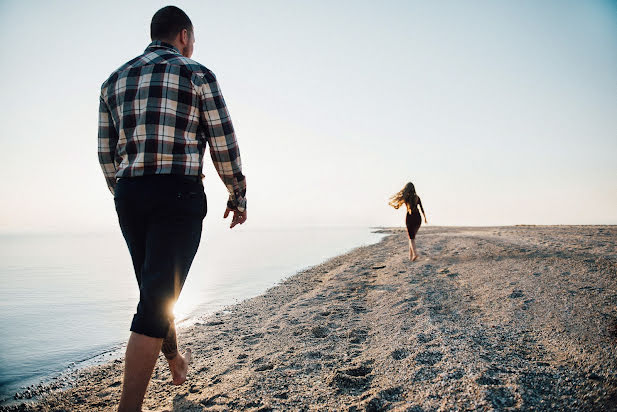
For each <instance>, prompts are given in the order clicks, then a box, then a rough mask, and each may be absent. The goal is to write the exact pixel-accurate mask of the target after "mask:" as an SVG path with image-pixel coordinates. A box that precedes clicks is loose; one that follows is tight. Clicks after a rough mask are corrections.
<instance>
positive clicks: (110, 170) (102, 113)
mask: <svg viewBox="0 0 617 412" xmlns="http://www.w3.org/2000/svg"><path fill="white" fill-rule="evenodd" d="M98 141H99V144H98V146H99V164H100V165H101V169H103V175H105V180H106V181H107V187H108V188H109V190H110V192H111V194H114V189H115V187H116V171H117V169H116V163H115V161H114V158H115V155H116V145H117V143H118V132H117V131H116V128H115V126H114V124H113V121H112V119H111V114H110V113H109V108H108V107H107V104H106V103H105V101H104V100H103V98H100V99H99V137H98Z"/></svg>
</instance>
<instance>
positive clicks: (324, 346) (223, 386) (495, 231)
mask: <svg viewBox="0 0 617 412" xmlns="http://www.w3.org/2000/svg"><path fill="white" fill-rule="evenodd" d="M383 230H384V231H385V232H387V233H388V234H389V235H388V236H386V237H385V238H384V239H383V240H382V241H381V242H379V243H378V244H375V245H371V246H366V247H361V248H358V249H355V250H353V251H351V252H350V253H347V254H345V255H342V256H338V257H336V258H333V259H330V260H328V261H326V262H324V263H322V264H319V265H317V266H314V267H312V268H310V269H308V270H305V271H303V272H301V273H298V274H296V275H294V276H292V277H290V278H288V279H286V280H284V281H282V282H281V283H280V284H278V285H276V286H274V287H272V288H271V289H269V290H268V291H267V292H266V293H264V294H263V295H260V296H257V297H254V298H251V299H248V300H245V301H243V302H241V303H239V304H236V305H233V306H229V307H227V308H226V310H224V311H221V312H218V313H217V314H215V315H212V316H208V317H204V318H201V319H199V320H198V321H197V323H195V324H194V325H192V326H190V327H187V328H184V329H181V330H180V331H179V335H180V336H179V339H180V342H181V350H182V349H184V348H186V347H190V348H191V349H192V351H193V363H192V366H191V370H190V372H189V379H188V381H187V382H186V383H185V384H184V385H182V386H179V387H174V386H172V385H171V377H170V374H169V371H168V370H167V365H166V362H165V359H164V358H163V356H162V355H161V356H160V358H159V361H158V363H157V366H156V369H155V372H154V375H153V378H152V380H151V382H150V386H149V388H148V392H147V394H146V400H145V402H144V409H148V410H156V411H163V410H170V411H233V410H250V411H286V410H307V411H308V410H315V411H317V410H319V411H323V410H342V411H381V410H393V411H410V412H419V411H447V410H483V411H489V410H519V409H520V410H572V411H587V410H589V411H595V410H597V411H600V410H617V227H615V226H515V227H487V228H449V227H430V226H428V227H422V228H421V229H420V232H419V234H418V239H417V244H418V248H419V251H420V253H421V257H420V259H419V260H418V261H416V262H413V263H412V262H410V261H409V258H408V253H409V252H408V246H407V235H406V232H405V230H404V229H402V228H392V229H383ZM122 369H123V364H122V360H121V359H120V360H117V361H115V362H111V363H109V364H105V365H102V366H96V367H91V368H89V369H86V370H82V371H80V372H78V373H75V374H74V376H73V377H72V387H70V388H68V389H64V390H51V391H47V392H45V391H43V393H44V395H43V397H39V399H38V400H37V401H36V403H31V402H26V403H23V404H21V405H15V406H11V407H3V408H0V409H1V410H3V411H8V410H37V411H39V410H40V411H112V410H114V409H115V407H116V405H117V402H118V399H119V396H120V392H121V379H122Z"/></svg>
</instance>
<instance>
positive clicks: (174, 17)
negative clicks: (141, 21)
mask: <svg viewBox="0 0 617 412" xmlns="http://www.w3.org/2000/svg"><path fill="white" fill-rule="evenodd" d="M184 29H186V30H187V31H188V32H189V33H192V32H193V23H191V19H189V16H187V15H186V13H185V12H183V11H182V10H180V9H179V8H178V7H176V6H167V7H163V8H162V9H160V10H159V11H157V12H156V13H154V16H152V22H151V23H150V38H151V39H152V40H162V41H172V40H174V39H175V38H176V35H177V34H178V33H180V32H181V31H182V30H184Z"/></svg>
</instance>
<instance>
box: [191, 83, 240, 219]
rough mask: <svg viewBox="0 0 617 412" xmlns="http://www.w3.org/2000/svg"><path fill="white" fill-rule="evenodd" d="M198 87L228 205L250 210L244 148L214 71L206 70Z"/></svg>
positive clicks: (202, 110) (205, 123) (207, 136)
mask: <svg viewBox="0 0 617 412" xmlns="http://www.w3.org/2000/svg"><path fill="white" fill-rule="evenodd" d="M201 80H202V81H201V82H200V84H199V86H198V87H197V90H198V93H199V96H200V101H201V108H200V115H201V119H200V120H201V122H202V123H203V127H204V130H205V134H206V139H207V141H208V144H209V146H210V157H211V158H212V162H213V163H214V167H215V168H216V171H217V172H218V175H219V177H220V178H221V180H222V181H223V183H224V184H225V186H226V187H227V191H228V192H229V200H228V201H227V207H228V208H230V209H234V210H238V211H239V212H244V211H245V210H246V178H245V177H244V175H243V174H242V162H241V160H240V148H239V147H238V142H237V141H236V135H235V133H234V128H233V125H232V123H231V118H230V116H229V112H228V111H227V106H226V105H225V100H224V99H223V95H222V94H221V90H220V88H219V84H218V82H217V80H216V77H215V76H214V74H213V73H212V72H209V73H206V74H205V75H204V76H203V78H202V79H201Z"/></svg>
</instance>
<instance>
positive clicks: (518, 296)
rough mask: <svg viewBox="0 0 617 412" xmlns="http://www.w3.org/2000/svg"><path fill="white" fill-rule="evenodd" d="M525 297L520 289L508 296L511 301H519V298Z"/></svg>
mask: <svg viewBox="0 0 617 412" xmlns="http://www.w3.org/2000/svg"><path fill="white" fill-rule="evenodd" d="M523 296H525V294H524V293H523V291H522V290H520V289H516V290H514V291H513V292H512V293H510V296H508V297H509V298H510V299H518V298H522V297H523Z"/></svg>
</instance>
